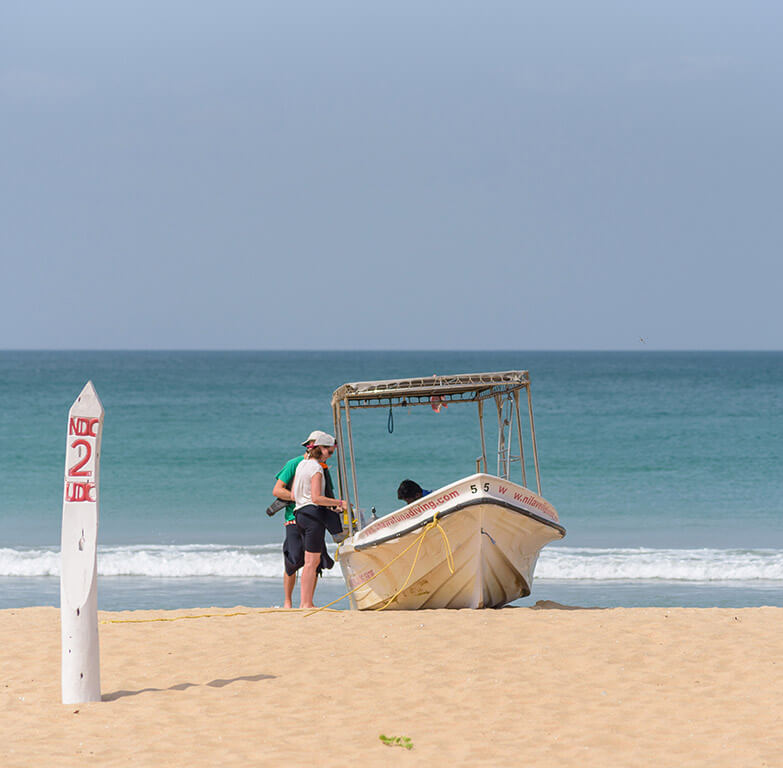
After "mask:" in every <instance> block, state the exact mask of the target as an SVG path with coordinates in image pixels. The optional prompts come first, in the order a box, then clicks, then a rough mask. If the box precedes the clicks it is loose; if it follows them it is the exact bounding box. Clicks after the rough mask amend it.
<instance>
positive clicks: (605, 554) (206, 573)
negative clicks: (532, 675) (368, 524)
mask: <svg viewBox="0 0 783 768" xmlns="http://www.w3.org/2000/svg"><path fill="white" fill-rule="evenodd" d="M330 549H333V547H330ZM59 573H60V552H59V548H58V547H29V548H24V547H18V548H0V577H1V576H22V577H24V576H59ZM98 573H99V574H100V575H102V576H144V577H147V578H200V577H216V578H229V579H230V578H256V579H278V578H280V576H281V574H282V553H281V551H280V544H264V545H257V546H227V545H217V544H191V545H179V546H175V545H137V546H99V547H98ZM326 577H327V578H337V579H340V578H342V576H341V573H340V569H339V567H337V568H334V569H333V570H332V571H329V572H327V573H326ZM536 577H537V578H539V579H554V580H569V581H571V580H573V581H584V580H588V581H609V580H622V581H637V580H639V581H641V580H651V579H660V580H666V581H684V582H688V581H693V582H704V581H712V582H720V581H783V550H780V549H645V548H639V549H598V548H586V547H549V548H547V549H545V550H544V551H543V552H542V553H541V556H540V558H539V561H538V566H537V568H536Z"/></svg>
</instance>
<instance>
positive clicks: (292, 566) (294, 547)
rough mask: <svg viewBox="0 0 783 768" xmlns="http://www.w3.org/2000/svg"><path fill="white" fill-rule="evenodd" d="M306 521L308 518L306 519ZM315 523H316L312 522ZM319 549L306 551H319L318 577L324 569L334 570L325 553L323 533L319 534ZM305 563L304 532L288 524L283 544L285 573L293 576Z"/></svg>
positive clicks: (330, 560)
mask: <svg viewBox="0 0 783 768" xmlns="http://www.w3.org/2000/svg"><path fill="white" fill-rule="evenodd" d="M307 519H308V520H309V519H310V518H307ZM313 522H316V521H313ZM321 542H322V543H321V549H320V550H308V551H310V552H315V551H320V553H321V562H320V563H319V564H318V569H317V572H318V575H319V576H320V575H321V573H322V571H323V570H324V569H326V570H329V569H330V568H334V560H332V558H331V557H329V553H328V552H327V551H326V541H325V536H324V533H323V531H322V532H321ZM304 561H305V537H304V531H303V530H302V529H301V528H300V527H299V526H298V525H297V524H296V523H288V524H287V525H286V526H285V541H284V542H283V564H284V566H285V572H286V573H287V574H288V575H289V576H293V574H295V573H296V572H297V571H298V570H299V569H300V568H301V567H302V566H303V565H304Z"/></svg>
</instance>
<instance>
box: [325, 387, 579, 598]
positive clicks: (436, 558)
mask: <svg viewBox="0 0 783 768" xmlns="http://www.w3.org/2000/svg"><path fill="white" fill-rule="evenodd" d="M522 391H524V392H526V394H527V406H528V407H527V423H528V425H529V429H530V439H531V444H532V455H533V462H534V467H535V478H536V491H532V490H531V489H530V488H528V487H527V477H526V475H527V473H526V466H525V455H524V447H523V442H524V441H523V440H522V439H521V435H522V419H521V417H520V409H519V400H520V397H519V395H520V392H522ZM488 401H489V402H490V403H493V404H494V405H495V409H494V410H496V411H497V420H498V426H497V436H498V460H497V466H498V469H497V474H496V475H492V474H489V473H488V472H487V450H486V440H485V428H484V405H485V403H486V402H488ZM456 402H473V403H476V404H477V407H478V415H479V425H480V435H481V455H480V456H479V457H478V458H477V459H476V472H475V474H471V475H470V476H467V477H462V478H460V479H458V480H456V481H455V482H452V483H450V484H448V485H445V486H443V487H441V488H438V489H437V490H434V491H431V492H430V493H428V494H427V495H426V496H424V497H422V498H420V499H418V500H417V501H414V502H413V503H411V504H408V505H407V506H404V507H402V508H401V509H397V510H395V511H393V512H390V513H389V514H386V515H383V516H381V517H378V518H377V519H372V520H369V521H367V523H366V524H364V516H363V515H362V514H361V512H360V508H359V500H358V497H359V488H358V480H357V476H356V461H355V456H354V449H353V437H352V429H351V412H352V411H354V410H355V409H357V408H389V409H392V408H395V407H411V406H415V405H426V406H430V407H432V408H433V409H435V410H438V409H439V408H440V407H441V406H443V405H450V404H452V403H456ZM332 411H333V415H334V424H335V434H336V436H337V443H338V475H339V485H340V494H341V497H342V498H343V499H346V500H347V501H348V504H349V513H348V514H347V515H346V520H345V523H346V528H347V536H346V538H345V539H344V540H343V541H342V542H341V543H340V545H339V547H338V551H337V560H338V562H339V563H340V567H341V568H342V571H343V576H344V578H345V582H346V586H347V588H348V590H349V593H350V598H351V604H352V607H354V608H358V609H359V610H372V609H382V608H389V609H403V610H411V609H416V608H499V607H501V606H503V605H506V604H507V603H510V602H512V601H513V600H516V599H517V598H519V597H524V596H526V595H529V594H530V590H531V586H532V583H533V572H534V570H535V566H536V562H537V560H538V555H539V552H540V551H541V548H542V547H544V546H545V545H546V544H548V543H549V542H551V541H554V540H556V539H562V538H563V537H564V536H565V528H563V526H562V525H560V522H559V520H558V515H557V512H556V511H555V508H554V507H553V506H552V505H551V504H550V503H549V502H548V501H547V500H546V499H544V498H543V497H542V495H541V480H540V472H539V465H538V451H537V448H536V437H535V426H534V424H533V409H532V403H531V399H530V376H529V374H528V372H527V371H502V372H495V373H479V374H460V375H457V376H431V377H427V378H420V379H395V380H388V381H368V382H354V383H350V384H344V385H343V386H342V387H340V388H339V389H337V390H336V391H335V392H334V394H333V396H332ZM390 414H391V411H390ZM390 418H391V416H390ZM515 431H516V441H517V447H518V453H517V454H512V443H513V441H514V432H515ZM514 464H518V465H519V468H520V475H521V480H522V482H521V484H517V483H515V482H512V481H511V480H510V478H509V474H510V470H511V467H512V466H514Z"/></svg>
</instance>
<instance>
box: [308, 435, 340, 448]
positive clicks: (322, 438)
mask: <svg viewBox="0 0 783 768" xmlns="http://www.w3.org/2000/svg"><path fill="white" fill-rule="evenodd" d="M336 442H337V441H336V440H335V439H334V438H333V437H332V436H331V435H330V434H329V433H328V432H321V434H319V435H318V437H316V438H315V442H314V443H313V445H325V446H326V447H327V448H331V447H332V446H333V445H334V444H335V443H336Z"/></svg>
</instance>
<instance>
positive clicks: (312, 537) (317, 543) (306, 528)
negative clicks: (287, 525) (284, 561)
mask: <svg viewBox="0 0 783 768" xmlns="http://www.w3.org/2000/svg"><path fill="white" fill-rule="evenodd" d="M295 514H296V527H297V528H299V531H300V532H301V534H302V542H303V543H304V548H305V552H321V551H322V550H323V548H324V543H325V540H326V526H325V525H324V523H323V520H322V519H321V515H320V514H319V508H318V507H316V506H315V504H308V505H307V506H306V507H301V508H300V509H297V510H296V513H295Z"/></svg>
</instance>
